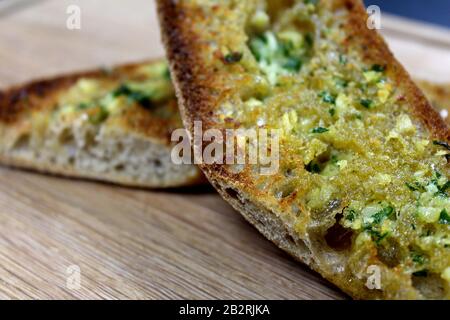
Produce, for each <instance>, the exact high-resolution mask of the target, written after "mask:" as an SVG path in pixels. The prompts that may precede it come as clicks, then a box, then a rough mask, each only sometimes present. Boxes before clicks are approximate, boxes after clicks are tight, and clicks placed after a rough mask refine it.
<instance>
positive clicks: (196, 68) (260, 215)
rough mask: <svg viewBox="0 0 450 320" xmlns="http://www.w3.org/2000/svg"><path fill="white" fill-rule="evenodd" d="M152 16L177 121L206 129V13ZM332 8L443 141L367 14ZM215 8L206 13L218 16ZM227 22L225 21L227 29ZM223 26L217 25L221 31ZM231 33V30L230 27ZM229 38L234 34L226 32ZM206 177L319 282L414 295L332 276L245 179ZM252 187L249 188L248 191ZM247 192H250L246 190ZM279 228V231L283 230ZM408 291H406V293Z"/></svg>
mask: <svg viewBox="0 0 450 320" xmlns="http://www.w3.org/2000/svg"><path fill="white" fill-rule="evenodd" d="M157 3H158V12H159V19H160V25H161V29H162V38H163V41H164V44H165V47H166V54H167V57H168V59H169V62H170V66H171V70H172V75H173V77H174V84H175V88H176V92H177V97H178V101H179V104H180V108H181V114H182V118H183V122H184V124H185V126H186V128H188V129H189V130H190V131H191V132H192V130H193V124H194V121H196V120H201V121H202V122H203V127H204V129H205V130H206V129H208V128H211V120H210V118H211V116H212V115H213V113H214V111H215V108H217V101H218V100H219V98H218V97H217V96H220V94H221V93H220V92H218V93H217V92H216V89H217V88H218V87H220V86H221V85H222V83H220V79H218V76H217V74H216V71H215V70H214V69H213V68H208V67H206V66H205V63H204V59H205V58H204V56H202V52H203V46H204V45H205V44H204V42H205V39H204V38H202V32H203V29H202V25H203V27H205V21H206V20H207V19H208V17H207V14H206V13H204V12H202V10H201V9H199V8H187V7H184V6H183V2H182V1H174V0H158V2H157ZM332 3H333V4H334V5H336V6H344V7H346V8H347V10H349V12H350V13H349V19H348V21H347V24H346V26H345V30H346V32H347V35H348V36H347V41H348V43H349V44H351V45H352V46H353V47H359V53H360V54H361V56H362V57H363V60H364V61H365V62H368V63H382V64H384V65H386V66H387V68H388V69H387V71H386V72H387V73H388V74H389V76H390V77H391V78H392V79H394V83H395V85H396V86H398V87H399V88H401V90H402V91H403V92H405V96H404V99H405V100H406V101H407V103H408V105H409V106H411V110H410V112H411V114H413V115H414V116H415V118H417V119H419V121H420V122H421V123H422V125H423V126H424V127H426V128H427V129H428V130H429V131H430V132H431V133H432V135H433V136H434V138H435V139H439V140H441V141H447V142H448V141H449V138H450V134H449V130H448V127H447V125H446V124H445V123H444V121H443V120H442V119H441V117H440V116H439V114H438V112H437V111H435V110H434V109H433V108H432V107H431V105H430V103H429V102H428V101H427V99H426V98H425V96H424V95H423V93H422V91H421V90H419V89H418V88H417V86H416V85H415V84H414V82H413V81H412V80H411V78H410V75H409V74H408V73H407V72H406V70H405V69H404V68H403V67H402V66H401V64H400V63H399V62H397V60H396V59H395V58H394V56H393V54H392V53H391V51H390V50H389V48H388V46H387V45H386V43H385V41H384V40H383V39H382V37H381V36H380V35H379V34H378V33H377V32H376V31H374V30H369V29H368V28H367V27H366V20H367V14H366V11H365V8H364V6H363V5H362V3H361V2H360V1H358V0H333V1H332ZM220 6H221V5H220V4H217V5H216V6H215V7H213V8H212V9H211V10H212V11H214V10H216V9H217V10H216V11H217V12H218V14H223V12H220V10H219V9H218V8H220ZM232 23H233V22H232V21H229V25H231V24H232ZM227 27H228V26H223V28H224V30H226V28H227ZM230 28H231V27H230ZM229 32H230V34H232V36H230V37H237V35H236V34H235V33H233V32H232V31H229ZM215 35H216V37H217V39H218V40H217V42H220V41H221V40H223V39H224V38H225V39H228V38H226V35H223V34H220V33H217V34H215ZM201 169H202V170H203V171H204V173H205V175H206V176H207V178H208V179H209V180H210V182H211V183H212V184H213V185H214V186H215V188H216V189H217V190H218V191H219V193H220V194H221V195H222V197H224V199H225V200H227V201H228V202H230V204H231V205H232V206H233V207H234V208H235V209H236V210H237V211H239V212H240V213H241V214H242V215H243V216H244V217H245V218H246V219H247V220H248V221H249V222H250V223H251V224H253V225H254V226H255V227H256V228H257V229H258V230H259V231H260V232H261V233H262V234H264V235H265V236H266V237H267V238H268V239H269V240H271V241H273V242H274V243H275V244H276V245H277V246H279V247H280V248H281V249H283V250H285V251H287V252H288V253H289V254H290V255H292V256H293V257H294V258H296V259H297V260H299V261H301V262H303V263H305V264H306V265H308V266H309V267H311V268H312V269H314V270H315V271H317V272H319V273H320V274H321V275H322V276H323V277H325V278H326V279H328V280H329V281H331V282H333V283H334V284H336V285H337V286H338V287H339V288H341V289H342V290H343V291H344V292H346V293H348V294H349V295H351V296H352V297H354V298H356V299H383V298H396V299H415V298H419V297H420V296H419V295H418V294H417V293H416V292H415V291H414V289H409V288H411V283H408V281H407V280H406V281H405V290H402V289H400V290H399V289H397V290H394V292H386V291H377V290H369V289H368V288H367V287H366V285H365V282H364V281H362V280H361V279H354V278H353V279H350V278H348V277H347V275H346V274H345V273H344V272H341V273H336V272H331V271H330V270H327V269H326V268H324V267H323V265H322V266H319V265H318V264H317V263H316V258H317V256H318V255H319V254H320V253H319V252H317V251H316V252H314V250H315V249H314V248H316V246H315V245H314V242H315V241H319V240H318V239H311V238H309V237H308V235H306V236H305V237H304V238H302V239H300V238H299V237H297V235H296V233H295V232H294V231H293V227H292V226H291V225H290V222H289V221H287V220H285V217H283V216H282V215H281V214H280V212H274V211H273V210H272V209H271V208H270V207H269V205H267V203H270V202H269V200H267V199H266V200H267V202H264V201H263V200H261V199H264V198H265V195H264V194H262V193H258V192H257V191H256V188H255V186H254V185H252V181H251V180H249V178H248V176H247V175H245V174H234V173H232V172H230V171H229V170H228V169H227V168H226V167H225V166H222V165H201ZM252 188H253V189H252ZM249 189H250V191H249ZM283 228H284V229H283ZM406 287H408V289H407V288H406Z"/></svg>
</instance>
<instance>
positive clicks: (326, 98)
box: [319, 91, 336, 104]
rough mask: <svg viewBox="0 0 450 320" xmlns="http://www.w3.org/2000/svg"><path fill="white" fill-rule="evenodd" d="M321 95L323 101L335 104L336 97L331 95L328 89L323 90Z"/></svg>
mask: <svg viewBox="0 0 450 320" xmlns="http://www.w3.org/2000/svg"><path fill="white" fill-rule="evenodd" d="M319 97H320V98H322V101H323V102H325V103H330V104H335V103H336V97H335V96H333V95H331V94H330V93H329V92H327V91H323V92H321V93H320V94H319Z"/></svg>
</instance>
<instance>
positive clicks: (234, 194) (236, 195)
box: [225, 188, 240, 201]
mask: <svg viewBox="0 0 450 320" xmlns="http://www.w3.org/2000/svg"><path fill="white" fill-rule="evenodd" d="M225 193H226V194H227V195H228V196H229V197H230V198H231V199H234V200H238V201H240V200H239V193H238V192H237V191H236V190H234V189H232V188H226V189H225Z"/></svg>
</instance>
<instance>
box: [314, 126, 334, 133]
mask: <svg viewBox="0 0 450 320" xmlns="http://www.w3.org/2000/svg"><path fill="white" fill-rule="evenodd" d="M328 131H330V130H329V129H327V128H324V127H317V128H314V129H312V131H311V132H312V133H318V134H320V133H325V132H328Z"/></svg>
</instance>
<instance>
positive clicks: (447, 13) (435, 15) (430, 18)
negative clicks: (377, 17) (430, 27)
mask: <svg viewBox="0 0 450 320" xmlns="http://www.w3.org/2000/svg"><path fill="white" fill-rule="evenodd" d="M365 3H366V5H372V4H373V5H378V6H379V7H380V8H381V10H383V11H385V12H389V13H392V14H396V15H399V16H403V17H407V18H410V19H417V20H420V21H424V22H429V23H434V24H437V25H442V26H445V27H448V28H450V1H449V0H365Z"/></svg>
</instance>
